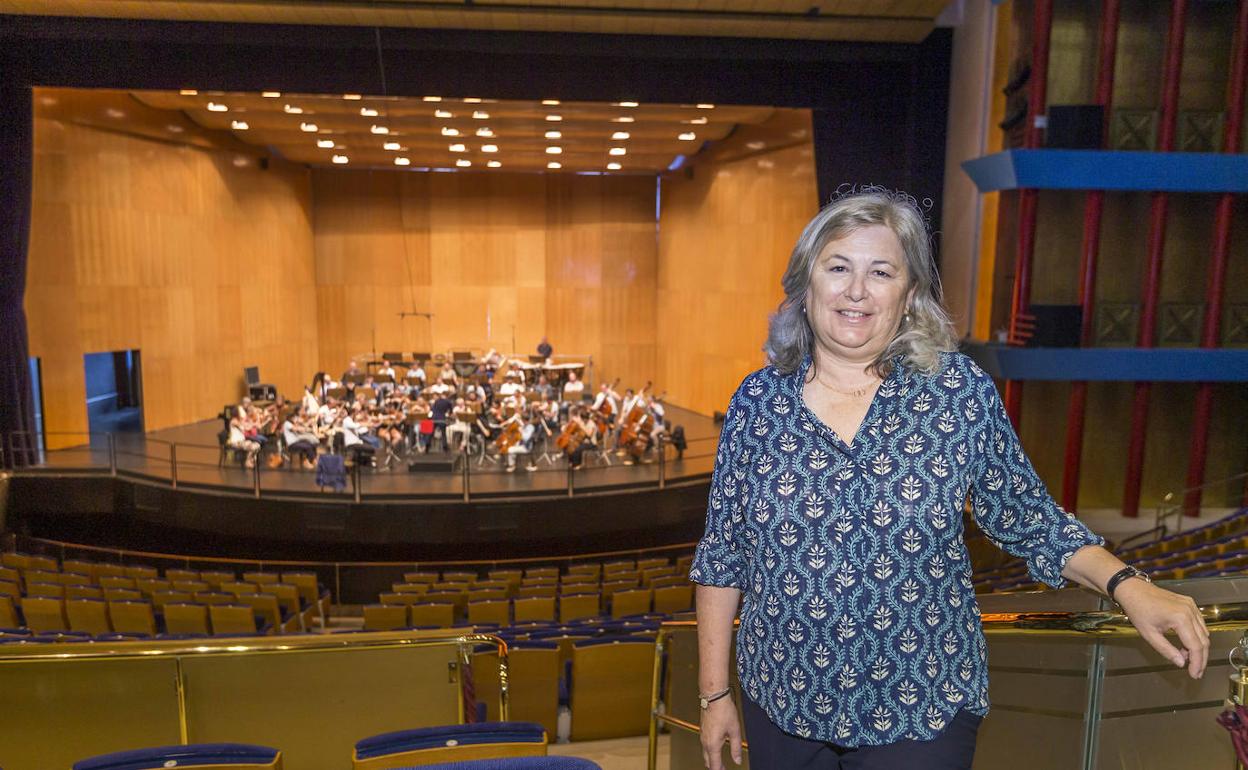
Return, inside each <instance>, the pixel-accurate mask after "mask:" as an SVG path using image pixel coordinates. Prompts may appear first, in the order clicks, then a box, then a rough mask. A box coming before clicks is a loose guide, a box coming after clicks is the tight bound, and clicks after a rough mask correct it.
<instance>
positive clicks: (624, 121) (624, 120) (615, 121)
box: [611, 115, 635, 123]
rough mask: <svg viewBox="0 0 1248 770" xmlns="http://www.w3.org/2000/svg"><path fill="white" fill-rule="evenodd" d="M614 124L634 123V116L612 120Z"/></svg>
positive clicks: (622, 116) (623, 116)
mask: <svg viewBox="0 0 1248 770" xmlns="http://www.w3.org/2000/svg"><path fill="white" fill-rule="evenodd" d="M611 122H612V123H633V122H635V121H634V119H633V116H632V115H621V116H619V117H618V118H611Z"/></svg>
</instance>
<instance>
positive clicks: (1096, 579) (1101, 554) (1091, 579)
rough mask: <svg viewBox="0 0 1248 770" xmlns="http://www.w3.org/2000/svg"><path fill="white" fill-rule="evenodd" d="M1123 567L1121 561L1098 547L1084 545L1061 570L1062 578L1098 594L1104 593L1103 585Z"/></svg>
mask: <svg viewBox="0 0 1248 770" xmlns="http://www.w3.org/2000/svg"><path fill="white" fill-rule="evenodd" d="M1124 566H1126V565H1124V564H1123V563H1122V560H1121V559H1119V558H1118V557H1117V556H1114V555H1113V554H1112V553H1110V552H1109V551H1107V550H1105V549H1104V548H1102V547H1101V546H1099V545H1085V546H1084V547H1082V548H1080V549H1079V550H1078V551H1075V552H1074V553H1073V554H1072V555H1071V557H1070V558H1069V559H1068V560H1067V561H1066V566H1065V567H1063V568H1062V577H1064V578H1067V579H1069V580H1073V581H1075V582H1076V583H1078V584H1079V585H1081V586H1085V587H1087V588H1091V589H1092V590H1093V591H1096V592H1097V593H1099V594H1104V593H1105V584H1106V583H1108V582H1109V579H1110V577H1112V576H1113V574H1114V573H1115V572H1117V571H1118V570H1120V569H1122V568H1123V567H1124Z"/></svg>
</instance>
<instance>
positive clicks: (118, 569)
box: [91, 562, 126, 582]
mask: <svg viewBox="0 0 1248 770" xmlns="http://www.w3.org/2000/svg"><path fill="white" fill-rule="evenodd" d="M91 575H92V576H93V577H95V578H96V580H97V582H98V580H99V579H100V578H102V577H126V568H125V567H123V566H122V565H120V564H101V563H98V562H97V563H95V564H92V565H91Z"/></svg>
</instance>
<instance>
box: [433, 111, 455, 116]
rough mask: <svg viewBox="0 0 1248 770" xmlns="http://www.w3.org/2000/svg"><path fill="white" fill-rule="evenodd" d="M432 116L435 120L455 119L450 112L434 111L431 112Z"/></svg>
mask: <svg viewBox="0 0 1248 770" xmlns="http://www.w3.org/2000/svg"><path fill="white" fill-rule="evenodd" d="M433 116H434V117H435V118H453V117H455V115H454V114H452V113H451V111H450V110H434V111H433Z"/></svg>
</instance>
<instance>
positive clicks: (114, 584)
mask: <svg viewBox="0 0 1248 770" xmlns="http://www.w3.org/2000/svg"><path fill="white" fill-rule="evenodd" d="M99 583H100V588H129V589H132V590H137V589H138V584H136V583H135V582H134V578H128V577H118V576H116V575H105V576H104V577H101V578H100V579H99Z"/></svg>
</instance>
